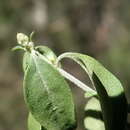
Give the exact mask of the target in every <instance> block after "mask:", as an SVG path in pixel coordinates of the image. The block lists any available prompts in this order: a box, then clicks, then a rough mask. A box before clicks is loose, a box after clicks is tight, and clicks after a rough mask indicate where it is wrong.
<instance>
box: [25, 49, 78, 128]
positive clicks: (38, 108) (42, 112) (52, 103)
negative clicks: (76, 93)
mask: <svg viewBox="0 0 130 130" xmlns="http://www.w3.org/2000/svg"><path fill="white" fill-rule="evenodd" d="M23 68H24V70H25V77H24V97H25V101H26V103H27V106H28V108H29V110H30V112H31V113H32V115H33V116H34V117H35V119H36V120H37V121H38V122H39V123H40V124H41V125H42V126H44V127H45V128H46V129H47V130H73V128H74V127H75V123H76V121H75V111H74V104H73V99H72V94H71V90H70V88H69V86H68V84H67V82H66V81H65V80H64V78H63V77H62V76H61V75H60V74H59V72H58V71H57V70H56V68H55V67H54V66H53V65H51V64H49V63H48V62H47V61H45V60H44V58H41V56H40V55H38V53H35V51H34V52H31V53H26V54H25V56H24V65H23Z"/></svg>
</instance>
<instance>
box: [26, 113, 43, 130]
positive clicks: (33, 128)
mask: <svg viewBox="0 0 130 130" xmlns="http://www.w3.org/2000/svg"><path fill="white" fill-rule="evenodd" d="M28 130H41V125H40V123H39V122H37V121H36V120H35V119H34V117H33V116H32V114H31V113H29V116H28Z"/></svg>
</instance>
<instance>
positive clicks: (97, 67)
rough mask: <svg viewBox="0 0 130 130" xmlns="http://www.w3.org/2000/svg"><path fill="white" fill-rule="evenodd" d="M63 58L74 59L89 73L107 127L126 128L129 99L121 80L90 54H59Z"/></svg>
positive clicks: (113, 128)
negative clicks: (126, 96) (127, 99)
mask: <svg viewBox="0 0 130 130" xmlns="http://www.w3.org/2000/svg"><path fill="white" fill-rule="evenodd" d="M62 58H70V59H73V60H74V61H76V62H77V63H78V64H80V65H81V67H82V68H83V69H84V70H85V71H86V72H87V74H88V75H89V77H90V80H91V81H92V84H93V86H94V87H95V88H96V90H97V93H98V96H99V100H100V104H101V108H102V113H103V119H104V123H105V129H106V130H124V128H125V123H126V117H127V101H126V98H125V94H124V89H123V87H122V85H121V83H120V81H119V80H118V79H117V78H116V77H115V76H114V75H113V74H112V73H110V72H109V71H108V70H107V69H105V68H104V67H103V66H102V65H101V64H100V63H99V62H98V61H96V60H95V59H94V58H92V57H90V56H87V55H83V54H79V53H64V54H62V55H61V56H59V58H58V59H59V61H60V60H61V59H62ZM91 124H92V123H91ZM92 125H93V124H92ZM92 130H93V129H92ZM99 130H100V129H99Z"/></svg>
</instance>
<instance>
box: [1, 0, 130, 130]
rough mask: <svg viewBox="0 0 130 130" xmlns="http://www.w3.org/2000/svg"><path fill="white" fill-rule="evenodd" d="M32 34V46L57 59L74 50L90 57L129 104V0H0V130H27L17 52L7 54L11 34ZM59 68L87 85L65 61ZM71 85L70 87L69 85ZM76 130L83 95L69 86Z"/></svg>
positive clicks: (13, 42)
mask: <svg viewBox="0 0 130 130" xmlns="http://www.w3.org/2000/svg"><path fill="white" fill-rule="evenodd" d="M32 31H35V36H34V41H35V42H36V43H35V44H37V45H38V44H42V45H47V46H48V47H50V48H52V49H53V50H54V51H55V52H56V54H57V55H59V54H60V53H63V52H66V51H76V52H80V53H84V54H88V55H91V56H93V57H95V58H96V59H98V60H99V61H100V62H101V63H102V64H104V66H105V67H106V68H107V69H109V70H110V71H111V72H113V73H114V74H115V75H116V76H117V77H118V78H119V79H120V80H121V82H122V84H123V86H124V88H125V91H126V96H127V99H128V101H129V102H130V87H129V86H130V80H129V77H130V60H129V58H130V1H129V0H98V1H97V0H70V1H67V0H1V1H0V130H27V124H26V121H27V114H28V112H27V108H26V106H25V103H24V100H23V93H22V80H23V71H22V56H23V53H20V52H11V48H12V47H14V46H15V45H16V34H17V32H23V33H25V34H30V33H31V32H32ZM65 61H66V62H63V63H64V66H65V69H66V70H67V71H69V72H70V73H72V74H74V75H75V76H76V77H77V78H79V79H81V80H82V81H83V82H85V83H87V84H90V82H89V80H88V77H87V76H86V75H85V73H84V72H83V70H82V69H80V67H79V66H78V65H76V64H75V63H73V62H71V61H70V60H65ZM71 86H73V85H72V84H71ZM71 88H72V91H73V95H74V99H75V102H76V109H77V118H78V128H77V130H83V114H84V112H83V110H84V106H85V103H86V101H85V100H84V92H83V91H82V90H80V89H78V88H76V87H71Z"/></svg>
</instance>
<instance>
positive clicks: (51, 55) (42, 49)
mask: <svg viewBox="0 0 130 130" xmlns="http://www.w3.org/2000/svg"><path fill="white" fill-rule="evenodd" d="M35 49H36V51H38V52H39V53H40V54H42V55H44V56H45V57H46V58H47V59H48V60H49V61H50V62H51V63H52V64H55V63H56V59H57V56H56V55H55V53H54V52H53V51H52V50H51V49H50V48H48V47H47V46H36V47H35Z"/></svg>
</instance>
